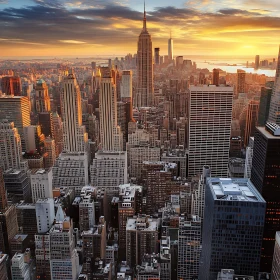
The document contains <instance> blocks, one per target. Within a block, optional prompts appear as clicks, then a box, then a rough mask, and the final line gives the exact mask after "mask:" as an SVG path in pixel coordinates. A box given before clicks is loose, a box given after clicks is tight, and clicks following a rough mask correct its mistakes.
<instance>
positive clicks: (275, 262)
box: [271, 231, 280, 280]
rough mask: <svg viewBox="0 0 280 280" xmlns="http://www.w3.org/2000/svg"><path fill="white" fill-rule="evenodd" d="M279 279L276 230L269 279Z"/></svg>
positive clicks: (279, 237)
mask: <svg viewBox="0 0 280 280" xmlns="http://www.w3.org/2000/svg"><path fill="white" fill-rule="evenodd" d="M277 279H280V232H279V231H277V232H276V236H275V247H274V254H273V262H272V270H271V280H277Z"/></svg>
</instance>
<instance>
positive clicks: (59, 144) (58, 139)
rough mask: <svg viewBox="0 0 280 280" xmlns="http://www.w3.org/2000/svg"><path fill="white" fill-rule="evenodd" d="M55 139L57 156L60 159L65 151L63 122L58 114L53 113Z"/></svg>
mask: <svg viewBox="0 0 280 280" xmlns="http://www.w3.org/2000/svg"><path fill="white" fill-rule="evenodd" d="M53 128H54V129H53V138H54V141H55V155H56V157H58V156H59V155H60V153H61V152H62V150H63V128H62V120H61V117H60V116H59V115H58V113H53Z"/></svg>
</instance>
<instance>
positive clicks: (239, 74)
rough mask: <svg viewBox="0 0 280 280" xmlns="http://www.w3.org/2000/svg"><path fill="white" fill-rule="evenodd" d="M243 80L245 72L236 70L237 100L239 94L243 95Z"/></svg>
mask: <svg viewBox="0 0 280 280" xmlns="http://www.w3.org/2000/svg"><path fill="white" fill-rule="evenodd" d="M245 78H246V72H245V71H244V70H240V69H238V70H237V82H236V92H235V97H236V98H238V96H239V94H240V93H245V85H246V83H245Z"/></svg>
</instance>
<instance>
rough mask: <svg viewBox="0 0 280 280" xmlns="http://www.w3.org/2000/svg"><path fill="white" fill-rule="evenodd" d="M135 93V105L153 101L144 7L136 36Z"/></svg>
mask: <svg viewBox="0 0 280 280" xmlns="http://www.w3.org/2000/svg"><path fill="white" fill-rule="evenodd" d="M137 76H138V80H137V93H136V98H135V105H136V107H149V106H152V105H153V102H154V100H153V99H154V81H153V78H154V77H153V48H152V38H151V35H150V34H149V32H148V30H147V24H146V10H145V7H144V19H143V29H142V31H141V33H140V35H139V38H138V48H137Z"/></svg>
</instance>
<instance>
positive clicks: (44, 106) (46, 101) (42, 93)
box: [35, 79, 51, 113]
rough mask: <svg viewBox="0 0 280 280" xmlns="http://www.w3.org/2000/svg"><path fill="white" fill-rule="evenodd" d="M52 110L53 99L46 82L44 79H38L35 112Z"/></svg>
mask: <svg viewBox="0 0 280 280" xmlns="http://www.w3.org/2000/svg"><path fill="white" fill-rule="evenodd" d="M50 110H51V101H50V97H49V90H48V86H47V84H46V82H45V81H44V80H42V79H40V80H37V82H36V85H35V112H36V113H42V112H49V111H50Z"/></svg>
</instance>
